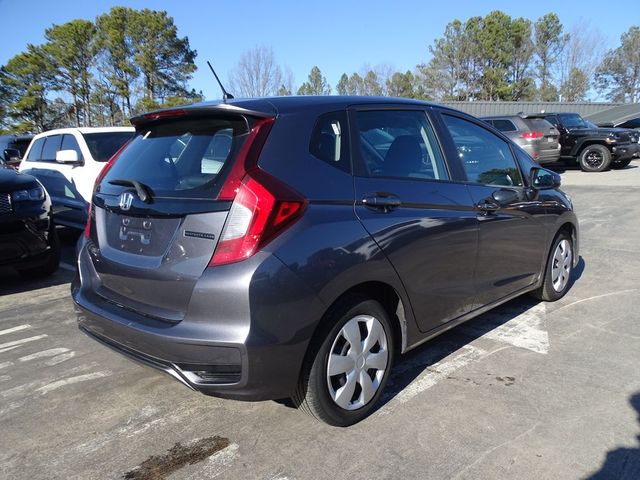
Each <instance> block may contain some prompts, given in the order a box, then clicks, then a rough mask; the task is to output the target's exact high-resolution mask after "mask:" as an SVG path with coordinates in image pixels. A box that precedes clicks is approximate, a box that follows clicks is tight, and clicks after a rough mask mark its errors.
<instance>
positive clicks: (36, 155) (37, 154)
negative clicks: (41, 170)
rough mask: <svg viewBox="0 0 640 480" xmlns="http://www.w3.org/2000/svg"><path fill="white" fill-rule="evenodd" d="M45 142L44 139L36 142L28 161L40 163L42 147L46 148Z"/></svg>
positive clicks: (30, 151)
mask: <svg viewBox="0 0 640 480" xmlns="http://www.w3.org/2000/svg"><path fill="white" fill-rule="evenodd" d="M44 140H45V138H44V137H43V138H38V139H37V140H34V142H33V146H32V147H31V150H29V155H28V156H27V160H31V161H33V162H38V161H40V160H41V159H42V147H43V146H44Z"/></svg>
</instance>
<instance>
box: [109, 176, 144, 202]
mask: <svg viewBox="0 0 640 480" xmlns="http://www.w3.org/2000/svg"><path fill="white" fill-rule="evenodd" d="M109 183H110V184H111V185H119V186H121V187H133V188H135V189H136V193H137V194H138V198H140V200H142V201H143V202H144V203H150V202H151V199H152V198H153V192H152V190H151V188H149V187H148V186H147V185H145V184H144V183H141V182H139V181H137V180H128V179H123V178H116V179H115V180H109Z"/></svg>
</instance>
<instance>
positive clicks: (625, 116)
mask: <svg viewBox="0 0 640 480" xmlns="http://www.w3.org/2000/svg"><path fill="white" fill-rule="evenodd" d="M633 118H640V103H631V104H627V105H619V106H617V107H613V108H609V109H607V110H602V111H601V112H597V113H594V114H592V115H589V117H588V119H589V120H590V121H592V122H593V123H595V124H601V123H612V124H614V125H618V124H620V123H622V122H626V121H627V120H631V119H633Z"/></svg>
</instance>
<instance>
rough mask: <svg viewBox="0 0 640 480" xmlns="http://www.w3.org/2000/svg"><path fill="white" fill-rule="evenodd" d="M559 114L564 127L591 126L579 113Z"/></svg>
mask: <svg viewBox="0 0 640 480" xmlns="http://www.w3.org/2000/svg"><path fill="white" fill-rule="evenodd" d="M558 116H559V117H560V121H561V122H562V125H563V126H564V128H567V129H572V128H589V125H588V124H587V122H586V121H585V120H584V119H583V118H582V117H581V116H580V115H578V114H577V113H560V114H559V115H558Z"/></svg>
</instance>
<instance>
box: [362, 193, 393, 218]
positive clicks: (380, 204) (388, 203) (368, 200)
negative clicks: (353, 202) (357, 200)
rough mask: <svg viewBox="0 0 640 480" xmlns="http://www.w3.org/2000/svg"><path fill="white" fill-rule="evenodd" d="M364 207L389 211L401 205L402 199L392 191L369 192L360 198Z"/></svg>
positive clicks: (384, 211)
mask: <svg viewBox="0 0 640 480" xmlns="http://www.w3.org/2000/svg"><path fill="white" fill-rule="evenodd" d="M362 203H363V204H364V206H365V207H367V208H370V209H372V210H377V211H381V212H383V213H387V212H390V211H391V210H394V209H396V208H398V207H399V206H400V205H402V201H401V200H400V198H399V197H398V196H397V195H394V194H393V193H386V192H378V193H369V194H367V195H365V196H364V197H363V198H362Z"/></svg>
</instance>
